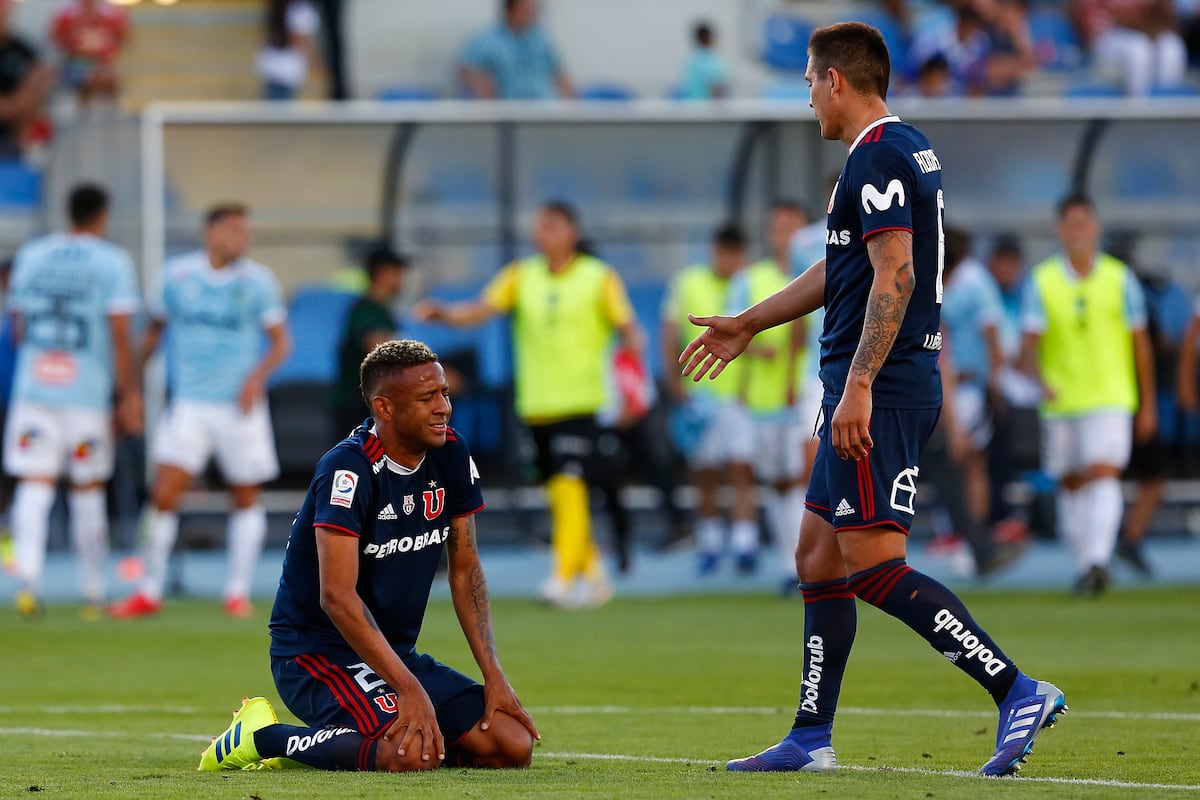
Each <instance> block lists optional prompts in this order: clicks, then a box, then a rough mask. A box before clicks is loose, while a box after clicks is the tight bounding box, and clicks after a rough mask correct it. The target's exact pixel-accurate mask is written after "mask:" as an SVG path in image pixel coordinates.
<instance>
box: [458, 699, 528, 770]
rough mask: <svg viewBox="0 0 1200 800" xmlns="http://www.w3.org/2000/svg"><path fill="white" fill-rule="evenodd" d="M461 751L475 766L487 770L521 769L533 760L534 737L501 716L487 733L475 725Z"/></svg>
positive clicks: (517, 724)
mask: <svg viewBox="0 0 1200 800" xmlns="http://www.w3.org/2000/svg"><path fill="white" fill-rule="evenodd" d="M458 747H460V748H461V750H462V752H463V755H464V756H465V757H466V759H467V760H468V761H469V762H470V763H471V765H472V766H475V767H483V768H486V769H519V768H521V767H528V766H529V762H530V761H532V760H533V736H532V735H531V734H530V733H529V731H528V730H526V729H525V726H524V725H522V724H521V723H519V722H517V720H515V719H514V718H512V717H510V716H508V715H507V714H504V713H502V712H501V713H497V714H496V715H495V716H494V717H493V718H492V724H491V725H490V726H489V727H488V729H487V730H486V731H484V730H482V729H480V727H479V726H478V725H476V726H475V727H474V728H473V729H472V730H471V731H470V732H469V733H468V734H467V735H466V736H464V737H463V739H462V741H461V742H460V743H459V745H458Z"/></svg>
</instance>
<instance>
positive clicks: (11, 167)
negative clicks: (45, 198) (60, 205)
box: [0, 161, 42, 210]
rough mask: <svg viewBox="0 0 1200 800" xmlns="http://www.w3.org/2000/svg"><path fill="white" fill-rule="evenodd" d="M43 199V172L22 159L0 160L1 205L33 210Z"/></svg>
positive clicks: (9, 207) (7, 207)
mask: <svg viewBox="0 0 1200 800" xmlns="http://www.w3.org/2000/svg"><path fill="white" fill-rule="evenodd" d="M41 199H42V173H41V172H39V171H37V170H36V169H33V168H32V167H29V166H27V165H26V164H24V163H23V162H21V161H0V207H3V208H6V209H30V210H32V209H35V208H37V206H38V204H39V203H40V202H41Z"/></svg>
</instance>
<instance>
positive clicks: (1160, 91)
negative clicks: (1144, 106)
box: [1150, 83, 1200, 97]
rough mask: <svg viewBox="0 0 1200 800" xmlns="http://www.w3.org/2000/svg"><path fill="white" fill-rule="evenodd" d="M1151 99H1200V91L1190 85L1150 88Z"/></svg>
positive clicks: (1180, 84) (1179, 84) (1178, 84)
mask: <svg viewBox="0 0 1200 800" xmlns="http://www.w3.org/2000/svg"><path fill="white" fill-rule="evenodd" d="M1150 96H1151V97H1200V89H1197V88H1196V87H1195V86H1193V85H1192V84H1190V83H1176V84H1173V85H1171V86H1153V87H1151V88H1150Z"/></svg>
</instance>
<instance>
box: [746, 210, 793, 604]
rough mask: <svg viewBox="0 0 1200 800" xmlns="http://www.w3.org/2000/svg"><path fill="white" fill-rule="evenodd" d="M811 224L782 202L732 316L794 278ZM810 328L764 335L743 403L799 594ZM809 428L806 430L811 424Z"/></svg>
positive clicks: (785, 572) (765, 495)
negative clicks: (801, 402) (799, 238)
mask: <svg viewBox="0 0 1200 800" xmlns="http://www.w3.org/2000/svg"><path fill="white" fill-rule="evenodd" d="M807 222H808V219H807V217H806V216H805V213H804V209H803V208H801V207H800V204H799V203H797V202H795V201H793V200H784V199H780V200H776V201H775V202H774V203H773V204H772V206H771V213H770V218H769V220H768V223H767V242H768V246H769V247H770V254H769V255H768V256H767V257H766V258H763V259H761V260H759V261H756V262H754V263H753V264H751V265H750V266H748V267H746V268H745V269H744V270H742V271H741V272H740V273H738V275H737V276H736V277H734V279H733V281H732V283H731V286H730V305H729V313H733V314H736V313H737V312H739V311H741V310H742V309H743V308H749V307H750V306H752V305H754V304H755V303H757V302H759V301H760V300H764V299H766V298H768V297H770V296H771V295H773V294H775V292H777V291H779V290H780V289H782V288H783V287H784V286H787V285H788V284H789V283H790V282H791V280H792V265H791V261H790V252H789V250H790V244H791V241H792V237H793V236H794V235H795V234H796V232H797V231H799V230H800V229H801V228H803V227H804V226H805V224H806V223H807ZM805 329H806V323H805V320H803V319H796V320H792V321H791V322H789V323H787V324H786V325H779V326H777V327H775V328H771V329H770V330H766V331H763V332H762V334H760V335H759V336H757V337H755V339H754V341H753V342H752V343H751V345H750V347H749V348H747V349H746V352H745V353H744V354H743V356H742V358H743V362H744V363H743V367H742V372H741V376H740V377H741V381H740V383H741V385H740V386H739V388H738V399H739V400H740V401H741V404H742V407H743V408H745V409H746V411H747V413H748V414H749V415H750V419H751V422H752V425H753V429H754V441H755V450H754V453H755V456H754V472H755V475H756V476H757V477H758V481H759V489H760V495H759V496H760V499H761V502H762V508H763V511H764V512H765V516H766V522H767V525H768V527H769V528H770V531H771V538H772V539H773V540H774V542H775V546H776V551H777V554H778V557H779V565H780V570H781V577H782V580H783V583H782V590H783V592H784V593H785V594H791V593H793V592H796V591H798V590H799V585H800V584H799V578H797V576H796V544H797V543H798V542H799V541H800V520H801V519H802V518H803V517H804V490H805V486H804V478H805V473H806V472H807V462H806V459H805V455H806V450H805V444H804V440H805V437H806V435H808V434H810V432H811V426H812V424H813V420H811V419H809V420H804V419H801V416H800V412H799V409H798V407H797V398H798V397H799V395H800V392H801V390H802V388H803V376H802V374H801V371H802V367H803V364H804V357H805V354H804V343H805ZM806 425H807V426H809V429H808V430H805V426H806Z"/></svg>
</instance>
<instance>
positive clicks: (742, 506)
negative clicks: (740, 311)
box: [661, 224, 758, 576]
mask: <svg viewBox="0 0 1200 800" xmlns="http://www.w3.org/2000/svg"><path fill="white" fill-rule="evenodd" d="M745 265H746V237H745V235H744V234H743V233H742V230H741V228H739V227H738V226H736V225H732V224H726V225H723V226H721V227H720V228H718V229H717V231H716V232H715V233H714V234H713V239H712V261H711V263H708V264H694V265H692V266H690V267H687V268H685V269H683V270H682V271H680V272H679V273H677V274H676V275H675V276H674V277H673V278H672V279H671V281H670V283H669V284H668V285H667V292H666V295H664V297H663V305H662V314H661V318H662V337H661V340H662V347H663V362H664V363H666V364H671V363H673V362H674V361H675V359H676V358H677V356H676V353H678V352H679V350H680V349H681V348H682V347H683V346H684V345H686V344H687V343H688V342H689V341H691V338H692V336H694V335H695V326H693V325H692V323H691V322H690V321H689V320H688V313H689V312H693V313H702V312H703V313H723V312H724V311H725V310H727V309H728V307H729V286H730V281H731V280H732V279H733V277H734V276H735V275H736V274H737V273H738V272H739V271H741V270H742V269H743V268H744V267H745ZM741 368H742V364H741V362H738V363H737V364H733V365H731V366H730V369H727V370H726V371H725V373H724V374H723V375H721V377H720V378H719V379H718V380H715V381H705V382H703V383H695V382H693V381H686V380H684V379H683V378H682V376H680V375H679V374H678V373H677V372H676V371H675V370H667V371H666V376H665V377H666V381H667V392H668V396H669V398H670V401H671V404H672V412H671V438H672V440H673V441H674V444H675V447H676V449H677V450H678V451H679V453H680V455H682V456H683V458H684V460H685V461H686V462H687V465H688V469H689V470H690V472H691V481H692V484H693V485H694V486H695V487H696V490H697V492H698V493H699V501H698V502H697V504H696V524H695V532H696V546H697V549H698V551H699V554H700V563H699V570H700V574H701V575H702V576H703V575H711V574H712V573H714V572H716V570H717V568H718V567H719V566H720V561H721V551H722V549H723V543H724V541H725V523H724V521H723V518H722V515H721V506H720V498H719V493H720V489H721V485H722V484H723V483H724V482H726V481H728V482H729V485H730V487H731V488H732V490H733V504H732V508H731V509H730V517H731V524H730V526H729V528H730V530H729V539H730V544H731V546H732V550H733V555H734V559H735V563H736V567H737V569H738V571H739V572H752V571H753V570H754V569H755V566H756V562H757V558H758V522H757V516H758V508H757V498H756V496H755V487H754V470H753V468H752V467H751V463H752V462H753V460H754V445H755V441H754V436H753V434H752V432H751V431H750V423H749V421H748V420H747V419H746V415H745V412H744V410H743V409H742V408H741V406H740V405H739V403H738V397H737V394H738V389H739V387H740V386H741V377H740V370H741ZM730 370H732V372H731V371H730Z"/></svg>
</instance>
